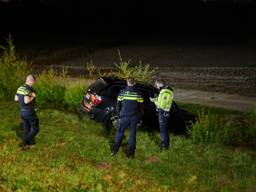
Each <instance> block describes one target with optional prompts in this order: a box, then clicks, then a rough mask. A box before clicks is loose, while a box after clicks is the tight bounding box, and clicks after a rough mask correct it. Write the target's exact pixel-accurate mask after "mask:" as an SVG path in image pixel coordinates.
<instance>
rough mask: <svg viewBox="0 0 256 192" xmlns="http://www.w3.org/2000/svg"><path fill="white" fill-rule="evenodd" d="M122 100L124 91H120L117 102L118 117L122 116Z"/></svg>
mask: <svg viewBox="0 0 256 192" xmlns="http://www.w3.org/2000/svg"><path fill="white" fill-rule="evenodd" d="M122 101H123V95H122V92H120V93H119V95H118V97H117V103H116V111H117V115H118V117H119V116H120V112H121V109H122Z"/></svg>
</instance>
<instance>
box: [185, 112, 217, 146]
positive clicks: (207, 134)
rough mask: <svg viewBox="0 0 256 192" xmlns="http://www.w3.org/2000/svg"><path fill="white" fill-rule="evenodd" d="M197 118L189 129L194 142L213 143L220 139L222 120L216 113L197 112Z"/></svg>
mask: <svg viewBox="0 0 256 192" xmlns="http://www.w3.org/2000/svg"><path fill="white" fill-rule="evenodd" d="M197 116H198V119H197V121H196V123H195V124H194V126H193V127H192V129H190V130H189V134H190V135H191V138H192V140H193V141H194V142H196V143H215V142H219V141H220V134H221V131H220V130H219V129H221V128H222V122H221V120H220V119H218V118H217V116H216V115H213V114H210V112H207V113H205V112H204V110H202V111H199V112H198V115H197Z"/></svg>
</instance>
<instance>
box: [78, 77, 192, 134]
mask: <svg viewBox="0 0 256 192" xmlns="http://www.w3.org/2000/svg"><path fill="white" fill-rule="evenodd" d="M125 87H126V81H125V80H124V79H119V78H115V77H101V78H99V79H98V80H96V81H95V82H94V83H92V84H91V85H90V86H89V88H88V89H87V91H86V93H85V95H84V98H83V99H82V102H81V106H80V112H81V113H82V114H87V115H89V117H90V118H91V119H93V120H95V121H97V122H102V123H103V124H104V126H105V127H106V128H107V129H108V130H110V129H111V128H112V127H113V126H114V125H115V123H116V120H117V119H116V117H117V116H116V101H117V96H118V94H119V92H120V90H122V89H123V88H125ZM135 87H136V89H137V90H139V91H140V92H141V93H142V95H143V98H144V103H143V105H144V116H143V120H142V122H143V123H142V126H141V127H143V128H145V129H148V130H157V129H159V126H158V116H157V112H156V106H155V104H154V103H152V102H151V101H150V97H155V96H156V95H158V93H159V90H158V89H156V88H155V87H153V86H152V85H150V84H147V83H142V82H137V83H136V85H135ZM195 121H196V116H195V114H193V113H191V112H189V111H186V110H183V109H180V108H179V107H178V105H177V104H176V103H175V102H173V104H172V107H171V115H170V122H169V126H170V130H171V132H173V133H175V134H182V133H186V131H187V129H188V128H190V127H191V126H192V124H193V123H194V122H195Z"/></svg>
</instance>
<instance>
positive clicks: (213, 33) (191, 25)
mask: <svg viewBox="0 0 256 192" xmlns="http://www.w3.org/2000/svg"><path fill="white" fill-rule="evenodd" d="M172 2H173V3H166V2H165V1H132V0H130V1H99V0H93V1H54V0H48V1H47V0H45V1H42V0H41V1H39V0H38V1H37V0H33V1H28V0H27V1H26V0H24V1H22V0H20V1H8V0H1V1H0V18H1V26H0V38H1V41H2V40H3V39H4V38H5V37H6V36H8V34H12V36H13V37H14V38H15V39H16V40H17V41H35V42H36V41H39V40H41V41H51V39H56V38H60V39H61V38H63V39H68V38H71V39H73V38H75V39H79V38H83V39H86V38H87V39H90V38H96V39H97V38H102V39H124V40H125V39H126V40H132V39H143V38H144V39H151V38H163V39H164V38H167V39H181V40H182V39H195V38H197V39H207V38H208V39H216V40H220V39H222V40H227V39H229V40H232V41H254V40H255V36H256V35H255V34H256V30H255V18H256V9H255V7H256V6H255V2H253V1H250V0H240V1H221V0H219V1H206V0H205V1H200V0H198V1H191V2H190V3H189V2H187V1H182V0H181V1H177V2H179V3H177V2H175V1H172Z"/></svg>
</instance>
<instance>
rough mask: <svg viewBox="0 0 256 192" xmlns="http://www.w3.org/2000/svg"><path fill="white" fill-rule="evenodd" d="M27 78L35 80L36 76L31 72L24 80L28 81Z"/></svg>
mask: <svg viewBox="0 0 256 192" xmlns="http://www.w3.org/2000/svg"><path fill="white" fill-rule="evenodd" d="M28 80H34V81H35V80H36V77H35V75H33V74H29V75H28V76H27V77H26V81H28Z"/></svg>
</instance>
